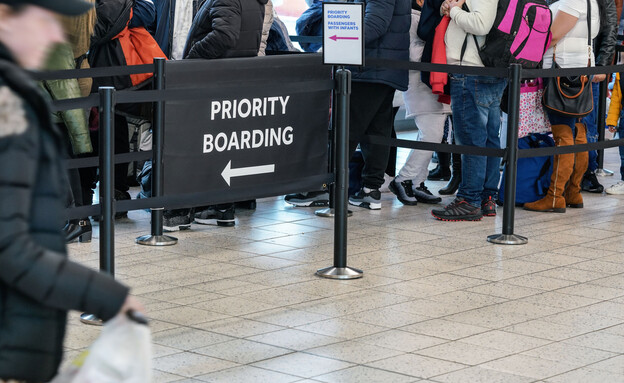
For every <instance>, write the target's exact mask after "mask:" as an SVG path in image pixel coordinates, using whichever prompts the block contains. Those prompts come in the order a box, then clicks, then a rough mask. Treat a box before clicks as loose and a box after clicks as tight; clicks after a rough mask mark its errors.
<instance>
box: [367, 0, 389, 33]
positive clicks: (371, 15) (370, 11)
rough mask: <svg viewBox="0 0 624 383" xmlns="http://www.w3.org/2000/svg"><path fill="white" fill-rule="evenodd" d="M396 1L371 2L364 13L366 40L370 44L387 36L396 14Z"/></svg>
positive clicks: (370, 0) (377, 0)
mask: <svg viewBox="0 0 624 383" xmlns="http://www.w3.org/2000/svg"><path fill="white" fill-rule="evenodd" d="M395 2H396V1H395V0H369V1H367V2H366V10H365V11H364V26H365V30H364V39H365V40H366V44H369V43H371V42H373V41H375V40H377V39H379V38H380V37H381V36H383V35H385V34H386V32H388V28H390V23H391V22H392V15H393V14H394V6H395Z"/></svg>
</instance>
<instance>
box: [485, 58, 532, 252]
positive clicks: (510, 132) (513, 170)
mask: <svg viewBox="0 0 624 383" xmlns="http://www.w3.org/2000/svg"><path fill="white" fill-rule="evenodd" d="M521 72H522V66H521V65H520V64H511V67H510V68H509V104H508V107H509V108H508V110H509V115H508V118H507V158H506V163H505V173H506V174H505V206H504V207H503V233H502V234H494V235H490V236H488V238H487V240H488V241H489V242H492V243H496V244H499V245H524V244H526V243H527V242H528V239H527V238H525V237H522V236H519V235H515V234H514V216H515V207H516V205H515V201H516V176H517V170H518V120H519V116H520V81H521Z"/></svg>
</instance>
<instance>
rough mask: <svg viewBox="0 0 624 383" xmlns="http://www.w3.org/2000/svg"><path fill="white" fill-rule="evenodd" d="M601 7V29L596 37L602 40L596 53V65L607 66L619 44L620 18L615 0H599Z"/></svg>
mask: <svg viewBox="0 0 624 383" xmlns="http://www.w3.org/2000/svg"><path fill="white" fill-rule="evenodd" d="M598 6H599V7H598V8H600V31H599V32H598V36H597V38H596V40H597V41H599V42H600V45H599V46H598V53H597V54H596V65H597V66H607V65H610V64H611V62H612V61H613V55H614V54H615V45H616V44H617V27H618V18H617V10H616V8H615V2H614V1H613V0H598Z"/></svg>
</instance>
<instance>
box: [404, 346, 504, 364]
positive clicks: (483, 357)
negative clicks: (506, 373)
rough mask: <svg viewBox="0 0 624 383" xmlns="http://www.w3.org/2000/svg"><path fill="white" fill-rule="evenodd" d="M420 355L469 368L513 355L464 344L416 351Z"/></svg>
mask: <svg viewBox="0 0 624 383" xmlns="http://www.w3.org/2000/svg"><path fill="white" fill-rule="evenodd" d="M414 353H416V354H418V355H424V356H428V357H432V358H437V359H442V360H447V361H450V362H456V363H462V364H465V365H469V366H475V365H477V364H481V363H485V362H489V361H490V360H494V359H499V358H502V357H505V356H508V355H511V354H512V353H513V352H511V351H501V350H497V349H494V348H487V347H481V346H477V345H474V344H468V343H463V342H449V343H444V344H441V345H438V346H433V347H430V348H425V349H423V350H418V351H415V352H414Z"/></svg>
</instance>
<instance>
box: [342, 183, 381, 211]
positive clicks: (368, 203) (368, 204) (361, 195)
mask: <svg viewBox="0 0 624 383" xmlns="http://www.w3.org/2000/svg"><path fill="white" fill-rule="evenodd" d="M349 203H350V204H351V205H354V206H359V207H365V208H367V209H371V210H379V209H381V192H380V191H379V189H369V191H368V192H365V191H364V188H361V189H360V190H358V192H357V193H355V195H352V196H349Z"/></svg>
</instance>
